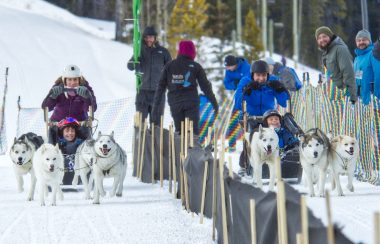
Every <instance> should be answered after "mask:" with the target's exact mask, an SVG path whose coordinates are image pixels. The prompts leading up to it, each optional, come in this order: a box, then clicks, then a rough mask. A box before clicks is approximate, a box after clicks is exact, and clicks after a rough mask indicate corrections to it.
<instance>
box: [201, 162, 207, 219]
mask: <svg viewBox="0 0 380 244" xmlns="http://www.w3.org/2000/svg"><path fill="white" fill-rule="evenodd" d="M207 174H208V161H205V168H204V172H203V184H202V200H201V218H200V221H199V222H200V223H201V224H203V212H204V207H205V197H206V183H207Z"/></svg>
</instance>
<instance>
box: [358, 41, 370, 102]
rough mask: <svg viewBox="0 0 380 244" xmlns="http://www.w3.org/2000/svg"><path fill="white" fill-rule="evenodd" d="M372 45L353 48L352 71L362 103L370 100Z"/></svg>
mask: <svg viewBox="0 0 380 244" xmlns="http://www.w3.org/2000/svg"><path fill="white" fill-rule="evenodd" d="M372 48H373V45H372V44H371V45H369V46H368V47H367V48H365V49H359V48H356V49H355V54H356V57H355V60H354V72H355V81H356V87H357V88H358V90H359V87H360V94H359V96H360V97H361V99H362V102H363V104H366V105H367V104H369V102H370V101H371V82H373V74H372V73H373V71H372V66H371V56H372Z"/></svg>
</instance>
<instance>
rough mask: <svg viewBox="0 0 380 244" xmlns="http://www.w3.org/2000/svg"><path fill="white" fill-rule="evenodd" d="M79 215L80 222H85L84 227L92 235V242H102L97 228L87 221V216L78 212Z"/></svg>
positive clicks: (82, 212)
mask: <svg viewBox="0 0 380 244" xmlns="http://www.w3.org/2000/svg"><path fill="white" fill-rule="evenodd" d="M79 212H80V215H81V216H82V220H84V222H86V226H87V227H88V230H89V231H90V232H91V233H92V240H91V241H93V242H95V243H96V241H95V240H102V239H101V236H100V235H99V232H98V230H97V228H96V227H95V226H94V224H93V223H92V222H91V221H90V220H89V219H88V217H87V215H85V213H84V211H79Z"/></svg>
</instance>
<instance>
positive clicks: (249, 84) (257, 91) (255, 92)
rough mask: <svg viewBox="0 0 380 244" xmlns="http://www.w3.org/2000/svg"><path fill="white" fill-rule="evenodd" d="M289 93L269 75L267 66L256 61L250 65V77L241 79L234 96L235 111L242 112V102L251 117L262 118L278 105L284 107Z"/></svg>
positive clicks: (261, 61)
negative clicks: (245, 104) (244, 102)
mask: <svg viewBox="0 0 380 244" xmlns="http://www.w3.org/2000/svg"><path fill="white" fill-rule="evenodd" d="M288 99H289V93H288V91H287V90H286V89H285V87H284V86H283V85H282V84H281V82H280V81H278V80H277V79H275V78H274V76H272V75H269V67H268V64H267V63H266V62H265V61H263V60H257V61H256V62H254V63H253V64H252V67H251V76H246V77H243V79H241V81H240V83H239V85H238V88H237V90H236V95H235V109H238V110H242V105H243V101H246V103H247V112H248V114H249V115H251V116H262V115H263V114H264V113H265V112H266V111H268V110H270V109H275V108H276V105H277V104H279V105H280V106H282V107H284V108H285V107H286V102H287V101H288Z"/></svg>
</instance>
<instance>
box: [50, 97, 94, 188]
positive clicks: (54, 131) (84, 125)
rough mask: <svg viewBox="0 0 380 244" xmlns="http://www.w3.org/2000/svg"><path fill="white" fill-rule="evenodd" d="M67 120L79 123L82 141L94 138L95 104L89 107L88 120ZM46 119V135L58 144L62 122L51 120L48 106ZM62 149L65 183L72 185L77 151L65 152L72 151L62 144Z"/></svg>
mask: <svg viewBox="0 0 380 244" xmlns="http://www.w3.org/2000/svg"><path fill="white" fill-rule="evenodd" d="M74 91H75V90H74ZM65 120H67V123H72V122H75V123H78V125H79V127H78V128H77V130H76V132H77V134H76V138H79V139H81V140H82V141H85V140H87V139H92V135H93V121H94V111H93V106H90V107H89V111H88V116H87V120H85V121H76V120H75V119H74V118H71V117H68V118H66V119H65ZM74 120H75V121H74ZM44 121H45V125H46V135H47V138H48V142H49V143H51V144H53V145H56V144H57V143H58V140H59V130H58V124H59V123H60V122H57V121H50V119H49V109H48V108H47V107H45V108H44ZM65 122H66V121H65ZM60 149H61V151H62V153H63V155H64V165H65V166H64V172H65V174H64V178H63V185H72V180H73V178H74V164H75V163H74V162H75V151H74V152H73V153H65V152H66V151H70V150H68V148H66V145H61V146H60Z"/></svg>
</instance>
